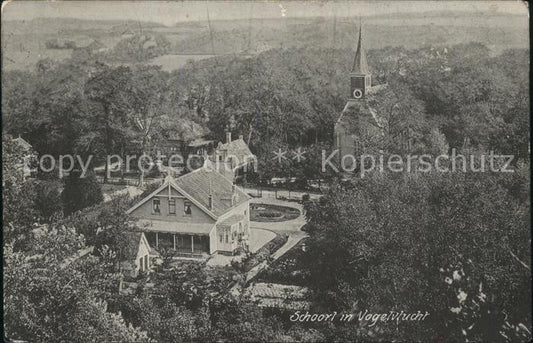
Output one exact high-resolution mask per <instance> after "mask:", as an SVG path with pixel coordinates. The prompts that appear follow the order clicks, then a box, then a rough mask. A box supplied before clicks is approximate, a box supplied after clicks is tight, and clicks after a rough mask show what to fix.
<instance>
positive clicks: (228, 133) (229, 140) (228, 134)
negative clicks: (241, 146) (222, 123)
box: [226, 132, 231, 143]
mask: <svg viewBox="0 0 533 343" xmlns="http://www.w3.org/2000/svg"><path fill="white" fill-rule="evenodd" d="M226 143H231V132H226Z"/></svg>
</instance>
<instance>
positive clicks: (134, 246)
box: [122, 231, 144, 260]
mask: <svg viewBox="0 0 533 343" xmlns="http://www.w3.org/2000/svg"><path fill="white" fill-rule="evenodd" d="M143 236H144V234H143V233H142V232H139V231H127V232H124V237H125V239H126V242H125V248H124V249H123V250H122V260H134V259H136V258H137V253H138V252H139V246H140V244H141V239H142V238H143Z"/></svg>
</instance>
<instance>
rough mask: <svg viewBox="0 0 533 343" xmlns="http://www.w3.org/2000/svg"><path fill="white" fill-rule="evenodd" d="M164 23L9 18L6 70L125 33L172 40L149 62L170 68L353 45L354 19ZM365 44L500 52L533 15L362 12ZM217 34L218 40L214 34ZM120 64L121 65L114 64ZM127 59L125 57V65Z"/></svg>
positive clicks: (518, 43)
mask: <svg viewBox="0 0 533 343" xmlns="http://www.w3.org/2000/svg"><path fill="white" fill-rule="evenodd" d="M211 27H212V32H211V33H210V32H209V26H208V25H207V23H206V22H194V23H178V24H177V25H175V26H171V27H169V26H164V25H160V24H154V23H139V22H132V21H89V20H77V19H60V18H55V19H43V18H39V19H34V20H29V21H6V22H4V23H3V25H2V58H3V66H4V70H13V69H19V70H31V69H32V68H34V66H35V63H36V62H37V61H39V60H40V59H44V58H50V59H53V60H62V59H65V58H68V57H70V54H71V50H51V49H46V47H45V42H46V40H48V39H55V38H57V39H79V38H80V37H83V38H85V39H97V40H99V41H100V42H102V43H103V44H104V45H105V46H106V47H107V48H113V47H114V46H115V45H116V43H117V42H118V41H120V40H121V39H122V38H123V37H124V34H125V33H142V34H146V33H157V34H161V35H164V36H165V37H166V38H167V40H168V41H169V42H170V44H171V47H170V51H171V53H170V54H168V55H164V56H160V57H157V58H155V59H153V60H152V61H150V62H149V63H150V64H154V65H161V66H162V68H163V70H167V71H171V70H175V69H178V68H180V67H182V66H183V65H185V63H186V62H187V61H188V60H201V59H205V58H210V57H212V56H213V55H215V54H216V55H219V54H222V55H225V54H241V53H249V54H255V53H258V52H261V51H265V50H268V49H272V48H279V47H280V48H288V47H324V48H346V47H350V46H353V45H355V37H354V28H355V19H353V18H284V19H280V18H276V19H252V20H235V21H213V22H212V23H211ZM364 32H365V45H366V47H367V49H380V48H383V47H386V46H404V47H406V48H417V47H421V46H424V45H435V46H439V45H440V46H442V45H454V44H460V43H469V42H479V43H482V44H484V45H486V46H487V47H489V48H490V49H491V51H493V53H499V52H501V51H502V50H504V49H507V48H528V47H529V33H528V18H527V17H526V16H517V15H500V14H499V15H486V14H482V13H481V14H469V15H466V14H464V13H455V12H446V13H428V14H423V15H420V14H418V15H417V16H415V17H413V16H412V15H407V14H395V15H394V16H385V15H380V16H373V17H368V18H364ZM212 38H213V39H212ZM113 64H116V63H113ZM123 64H128V63H123Z"/></svg>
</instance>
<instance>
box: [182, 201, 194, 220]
mask: <svg viewBox="0 0 533 343" xmlns="http://www.w3.org/2000/svg"><path fill="white" fill-rule="evenodd" d="M191 206H192V204H191V202H190V201H184V202H183V215H184V216H185V217H190V216H191V215H192V210H191Z"/></svg>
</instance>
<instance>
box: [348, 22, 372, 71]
mask: <svg viewBox="0 0 533 343" xmlns="http://www.w3.org/2000/svg"><path fill="white" fill-rule="evenodd" d="M352 74H359V75H368V74H370V71H369V69H368V64H367V63H366V54H365V49H364V48H363V27H362V24H361V19H359V41H358V42H357V49H356V51H355V58H354V60H353V66H352Z"/></svg>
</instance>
